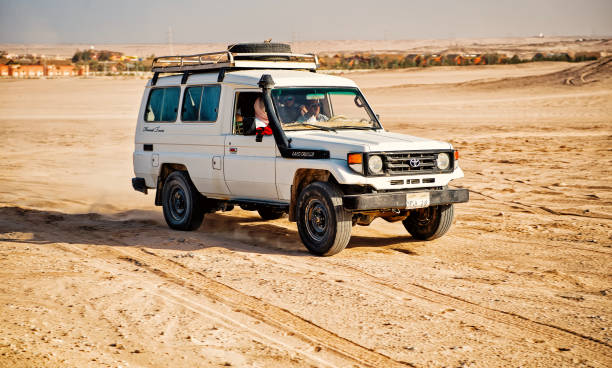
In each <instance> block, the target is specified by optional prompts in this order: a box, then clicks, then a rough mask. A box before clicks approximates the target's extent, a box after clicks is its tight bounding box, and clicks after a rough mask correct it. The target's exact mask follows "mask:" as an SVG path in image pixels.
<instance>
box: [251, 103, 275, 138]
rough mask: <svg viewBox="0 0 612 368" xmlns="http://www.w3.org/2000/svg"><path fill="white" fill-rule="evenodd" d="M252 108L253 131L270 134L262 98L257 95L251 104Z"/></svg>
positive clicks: (270, 130)
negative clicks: (253, 110)
mask: <svg viewBox="0 0 612 368" xmlns="http://www.w3.org/2000/svg"><path fill="white" fill-rule="evenodd" d="M253 108H254V109H255V132H256V133H257V134H263V135H272V129H271V128H270V126H269V123H270V122H269V121H268V114H267V113H266V106H265V105H264V102H263V98H261V97H258V98H257V99H256V100H255V103H254V104H253Z"/></svg>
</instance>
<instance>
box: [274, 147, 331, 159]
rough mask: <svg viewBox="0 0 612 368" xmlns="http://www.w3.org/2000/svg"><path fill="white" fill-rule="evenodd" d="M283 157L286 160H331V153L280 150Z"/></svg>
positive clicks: (323, 151) (290, 149)
mask: <svg viewBox="0 0 612 368" xmlns="http://www.w3.org/2000/svg"><path fill="white" fill-rule="evenodd" d="M279 150H280V151H281V156H283V157H285V158H301V159H313V160H317V159H323V160H325V159H329V151H326V150H304V149H296V148H288V149H282V150H281V149H280V147H279Z"/></svg>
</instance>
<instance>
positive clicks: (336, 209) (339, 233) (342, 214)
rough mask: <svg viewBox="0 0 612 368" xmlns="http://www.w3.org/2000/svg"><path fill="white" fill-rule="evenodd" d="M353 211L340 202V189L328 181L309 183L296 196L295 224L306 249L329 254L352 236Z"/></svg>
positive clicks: (334, 252) (345, 243) (338, 248)
mask: <svg viewBox="0 0 612 368" xmlns="http://www.w3.org/2000/svg"><path fill="white" fill-rule="evenodd" d="M352 225H353V223H352V214H351V213H350V212H349V211H347V210H345V209H344V207H343V206H342V192H341V191H340V189H338V187H336V186H335V185H333V184H330V183H327V182H320V181H318V182H314V183H312V184H310V185H308V186H307V187H306V188H304V190H302V192H301V193H300V196H299V197H298V201H297V226H298V232H299V234H300V238H301V239H302V242H303V243H304V245H305V246H306V248H307V249H308V251H309V252H310V253H312V254H315V255H317V256H331V255H334V254H337V253H339V252H340V251H342V250H343V249H344V248H345V247H346V245H347V244H348V242H349V240H350V239H351V228H352Z"/></svg>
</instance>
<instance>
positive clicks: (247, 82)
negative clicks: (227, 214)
mask: <svg viewBox="0 0 612 368" xmlns="http://www.w3.org/2000/svg"><path fill="white" fill-rule="evenodd" d="M317 65H318V60H317V57H316V56H315V55H312V54H295V53H292V52H291V50H290V48H289V45H285V44H274V43H263V44H237V45H233V46H230V47H229V48H228V50H226V51H221V52H213V53H206V54H198V55H185V56H168V57H158V58H156V59H155V60H154V62H153V68H152V70H153V72H154V76H153V78H152V79H151V80H150V81H149V82H148V84H147V86H146V89H145V92H144V95H143V98H142V104H141V107H140V113H139V115H138V123H137V126H136V137H135V149H134V172H135V176H136V177H135V178H133V179H132V185H133V187H134V189H135V190H137V191H141V192H144V193H145V194H146V193H147V190H148V189H149V188H155V189H156V194H155V204H156V205H160V206H162V207H163V213H164V217H165V219H166V222H167V223H168V225H169V226H170V227H171V228H172V229H177V230H195V229H197V228H198V227H199V226H200V225H201V223H202V220H203V219H204V215H205V214H206V213H212V212H215V211H229V210H231V209H233V207H234V205H238V206H240V207H241V208H242V209H244V210H251V211H258V212H259V215H260V216H261V217H262V218H263V219H265V220H271V219H276V218H279V217H281V216H283V214H285V213H288V215H289V221H294V222H297V228H298V232H299V235H300V237H301V239H302V242H303V243H304V245H305V246H306V248H308V250H309V251H310V252H311V253H313V254H316V255H325V256H328V255H333V254H336V253H338V252H340V251H341V250H343V249H344V248H345V247H346V245H347V243H348V242H349V239H350V237H351V228H352V226H354V225H369V224H370V223H371V222H372V221H373V220H374V219H375V218H377V217H381V218H383V219H385V220H387V221H390V222H394V221H402V223H403V225H404V227H405V228H406V230H407V231H408V232H409V233H410V234H411V235H412V236H413V237H414V238H417V239H420V240H431V239H436V238H438V237H440V236H442V235H443V234H444V233H446V232H447V231H448V229H449V228H450V226H451V223H452V220H453V211H454V210H453V204H454V203H459V202H467V201H468V191H467V190H466V189H449V188H448V187H447V186H448V183H449V182H450V181H451V180H452V179H455V178H460V177H462V176H463V172H462V171H461V169H460V168H459V165H458V153H457V151H455V150H454V149H453V147H452V146H451V145H450V144H449V143H444V142H439V141H434V140H430V139H424V138H417V137H413V136H409V135H404V134H397V133H391V132H388V131H386V130H385V129H384V128H383V127H382V125H381V123H380V121H379V118H378V116H377V115H376V114H375V113H374V112H373V111H372V109H371V108H370V105H369V104H368V102H367V101H366V99H365V97H364V96H363V94H362V93H361V92H360V90H359V88H358V87H357V85H356V84H355V83H354V82H353V81H351V80H350V79H346V78H341V77H337V76H331V75H326V74H321V73H316V69H317ZM166 73H169V74H172V75H167V76H163V77H160V75H161V74H166ZM262 101H263V106H264V107H265V112H264V115H267V119H265V118H263V119H262V118H261V116H260V117H259V118H256V116H255V115H256V111H255V110H256V109H255V104H256V103H259V104H261V102H262ZM260 111H261V107H260ZM265 120H267V123H268V129H267V132H268V133H269V132H271V133H272V134H271V135H265V134H263V132H262V130H261V129H259V130H257V131H256V129H255V127H256V125H257V124H261V122H262V121H264V123H265Z"/></svg>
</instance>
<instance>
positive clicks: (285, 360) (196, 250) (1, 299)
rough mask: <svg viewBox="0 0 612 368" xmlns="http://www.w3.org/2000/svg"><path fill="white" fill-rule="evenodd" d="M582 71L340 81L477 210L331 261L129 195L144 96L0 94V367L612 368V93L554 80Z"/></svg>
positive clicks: (131, 85) (357, 232)
mask: <svg viewBox="0 0 612 368" xmlns="http://www.w3.org/2000/svg"><path fill="white" fill-rule="evenodd" d="M587 67H589V66H588V65H587V64H580V65H576V64H564V63H538V64H530V65H520V66H510V65H509V66H494V67H493V66H491V67H481V66H474V67H466V68H460V69H458V68H452V67H445V68H431V69H410V70H405V71H394V72H389V71H381V72H368V73H351V74H348V76H349V77H351V78H353V79H354V80H355V81H357V83H359V84H361V85H363V87H364V92H365V94H366V96H367V97H368V99H369V101H370V103H371V104H372V106H373V107H374V109H375V110H376V112H377V113H379V114H380V115H381V117H382V121H383V123H384V125H385V127H386V128H387V129H388V130H391V131H395V132H404V133H409V134H414V135H418V136H425V137H429V138H435V139H441V140H445V141H450V142H452V143H453V144H454V145H455V147H456V148H458V149H459V150H460V154H461V158H460V164H461V166H462V168H463V170H464V171H465V173H466V176H465V178H463V179H460V180H457V181H455V182H453V184H454V186H456V187H464V188H468V189H469V190H470V192H471V193H470V195H471V198H470V202H469V203H466V204H461V205H457V206H456V208H455V214H456V215H455V222H454V224H453V227H452V228H451V230H450V232H449V233H448V234H447V235H446V236H444V237H443V238H441V239H438V240H435V241H432V242H420V241H415V240H413V239H412V238H411V237H410V236H409V234H407V232H406V231H405V230H404V228H403V226H402V225H401V223H387V222H385V221H384V220H380V219H378V220H375V221H374V222H373V223H372V225H371V226H369V227H360V226H356V227H354V228H353V237H352V240H351V242H350V243H349V246H348V248H347V249H346V250H344V251H343V252H341V253H340V254H338V255H336V256H334V257H328V258H318V257H313V256H310V255H309V254H308V253H307V252H306V250H305V248H304V247H303V246H302V244H301V243H300V241H299V236H298V235H297V231H296V226H295V224H294V223H290V222H288V221H287V219H286V218H283V219H279V220H274V221H267V222H266V221H262V220H261V219H260V218H259V217H258V216H257V213H256V212H249V211H242V210H238V209H236V210H234V211H231V212H225V213H217V214H212V215H207V217H206V218H205V221H204V224H203V226H202V227H201V228H200V229H199V230H197V231H194V232H188V233H185V232H176V231H172V230H169V229H168V228H167V226H166V225H165V224H164V221H163V217H162V216H161V211H160V208H159V207H155V206H154V205H153V199H154V196H153V195H152V193H150V194H149V195H148V196H145V195H143V194H141V193H138V192H135V191H133V190H132V189H131V185H130V179H131V177H132V175H133V174H132V162H131V153H132V150H133V147H132V146H133V131H134V127H135V120H136V115H137V110H138V106H139V102H140V99H141V93H142V91H143V86H144V84H145V81H144V80H140V79H112V78H101V79H77V78H74V79H54V80H42V79H38V80H19V81H13V80H11V81H7V80H3V81H0V116H1V117H2V122H1V129H2V130H1V133H0V157H2V160H1V161H0V170H1V173H2V179H1V180H0V331H2V333H0V366H2V367H38V366H44V367H67V366H68V367H72V366H74V367H117V366H122V367H154V366H160V367H161V366H172V367H193V366H238V367H279V366H282V367H312V366H316V367H328V366H342V367H344V366H372V367H393V366H417V367H421V366H447V367H451V366H452V367H458V366H470V367H496V366H542V367H559V366H585V367H586V366H593V367H606V366H611V365H612V331H611V327H612V326H611V321H612V275H611V273H612V268H611V267H610V265H611V264H612V262H611V261H612V248H611V245H612V186H611V185H610V178H611V177H612V155H611V151H612V78H610V64H609V63H608V64H605V65H602V66H601V67H598V68H599V69H597V71H596V72H594V73H592V74H589V75H587V76H586V77H585V83H582V82H580V83H578V84H574V85H572V84H566V83H565V81H566V80H567V78H568V76H570V77H571V76H572V75H573V76H580V75H582V74H584V72H583V71H584V70H586V69H584V68H587ZM568 68H569V71H567V69H568ZM576 80H577V81H578V80H579V78H578V79H576Z"/></svg>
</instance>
